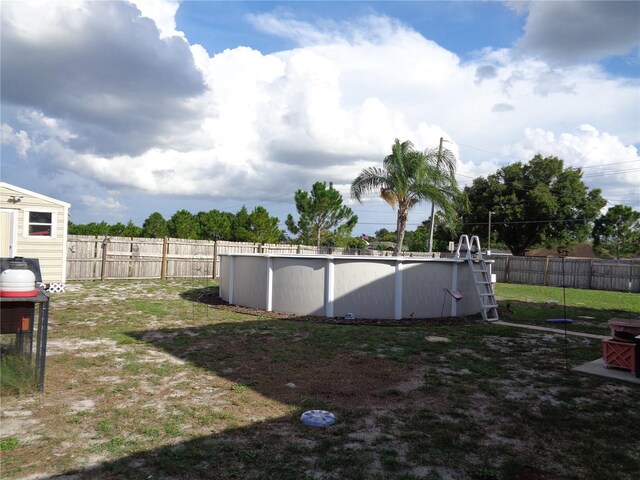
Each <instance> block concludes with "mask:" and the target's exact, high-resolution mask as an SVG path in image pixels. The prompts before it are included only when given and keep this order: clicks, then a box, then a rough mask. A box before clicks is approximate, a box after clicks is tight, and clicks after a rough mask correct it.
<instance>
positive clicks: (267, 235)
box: [249, 206, 284, 243]
mask: <svg viewBox="0 0 640 480" xmlns="http://www.w3.org/2000/svg"><path fill="white" fill-rule="evenodd" d="M279 223H280V219H279V218H277V217H270V216H269V212H268V211H267V209H266V208H264V207H261V206H258V207H256V208H254V209H253V211H252V212H251V213H250V214H249V231H250V232H251V241H253V242H257V243H277V242H279V241H280V239H281V238H282V236H283V235H284V232H283V231H282V230H280V229H279V228H278V224H279Z"/></svg>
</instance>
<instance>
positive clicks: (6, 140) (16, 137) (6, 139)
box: [0, 123, 31, 157]
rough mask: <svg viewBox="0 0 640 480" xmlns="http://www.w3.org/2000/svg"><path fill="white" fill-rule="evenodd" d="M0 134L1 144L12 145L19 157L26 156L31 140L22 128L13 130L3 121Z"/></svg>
mask: <svg viewBox="0 0 640 480" xmlns="http://www.w3.org/2000/svg"><path fill="white" fill-rule="evenodd" d="M1 134H2V135H1V136H0V143H1V144H2V145H7V146H10V147H13V148H14V149H15V150H16V152H18V155H20V156H21V157H24V156H26V154H27V152H28V151H29V149H30V148H31V140H30V139H29V134H28V133H27V132H25V131H24V130H20V131H15V130H14V129H13V128H11V126H9V125H7V124H6V123H3V124H2V130H1Z"/></svg>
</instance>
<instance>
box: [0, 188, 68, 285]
mask: <svg viewBox="0 0 640 480" xmlns="http://www.w3.org/2000/svg"><path fill="white" fill-rule="evenodd" d="M69 207H70V204H68V203H66V202H63V201H61V200H56V199H55V198H51V197H47V196H45V195H41V194H39V193H36V192H32V191H30V190H26V189H24V188H20V187H16V186H14V185H9V184H8V183H5V182H0V257H25V258H37V259H38V260H39V261H40V270H41V273H42V283H45V284H51V283H65V281H66V277H67V275H66V273H67V269H66V264H67V227H68V219H69Z"/></svg>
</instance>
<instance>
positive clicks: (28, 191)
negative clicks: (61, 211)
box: [0, 182, 71, 208]
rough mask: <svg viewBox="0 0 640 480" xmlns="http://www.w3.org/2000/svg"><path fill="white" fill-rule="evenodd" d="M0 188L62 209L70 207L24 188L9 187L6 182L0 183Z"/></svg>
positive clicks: (60, 201) (68, 204) (65, 203)
mask: <svg viewBox="0 0 640 480" xmlns="http://www.w3.org/2000/svg"><path fill="white" fill-rule="evenodd" d="M0 187H5V188H9V189H11V190H15V191H16V192H18V193H23V194H25V195H30V196H32V197H36V198H39V199H40V200H44V201H46V202H51V203H55V204H56V205H60V206H61V207H64V208H69V207H71V204H70V203H67V202H63V201H62V200H57V199H55V198H52V197H47V196H46V195H42V194H41V193H36V192H32V191H31V190H27V189H26V188H21V187H16V186H15V185H11V184H9V183H6V182H0Z"/></svg>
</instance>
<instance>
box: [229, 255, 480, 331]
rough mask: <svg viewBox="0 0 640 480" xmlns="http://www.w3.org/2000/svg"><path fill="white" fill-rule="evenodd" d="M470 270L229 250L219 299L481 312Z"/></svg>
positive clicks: (303, 306) (388, 312)
mask: <svg viewBox="0 0 640 480" xmlns="http://www.w3.org/2000/svg"><path fill="white" fill-rule="evenodd" d="M472 268H473V267H472V265H471V263H470V262H469V261H468V260H467V259H465V258H428V259H425V258H410V257H370V256H346V255H345V256H343V255H336V256H333V255H282V254H245V253H229V254H224V255H221V262H220V297H221V298H222V299H223V300H225V301H227V302H229V303H230V304H234V305H241V306H245V307H251V308H257V309H262V310H267V311H276V312H284V313H292V314H298V315H320V316H325V317H345V316H348V317H350V316H351V315H349V314H352V315H353V316H354V317H355V318H386V319H402V318H411V317H413V318H438V317H441V316H445V317H448V316H452V317H455V316H466V315H473V314H477V313H480V312H481V310H482V304H481V301H480V296H479V293H478V290H477V287H476V283H475V280H474V273H473V271H472ZM452 293H453V294H452ZM455 297H460V298H455Z"/></svg>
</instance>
